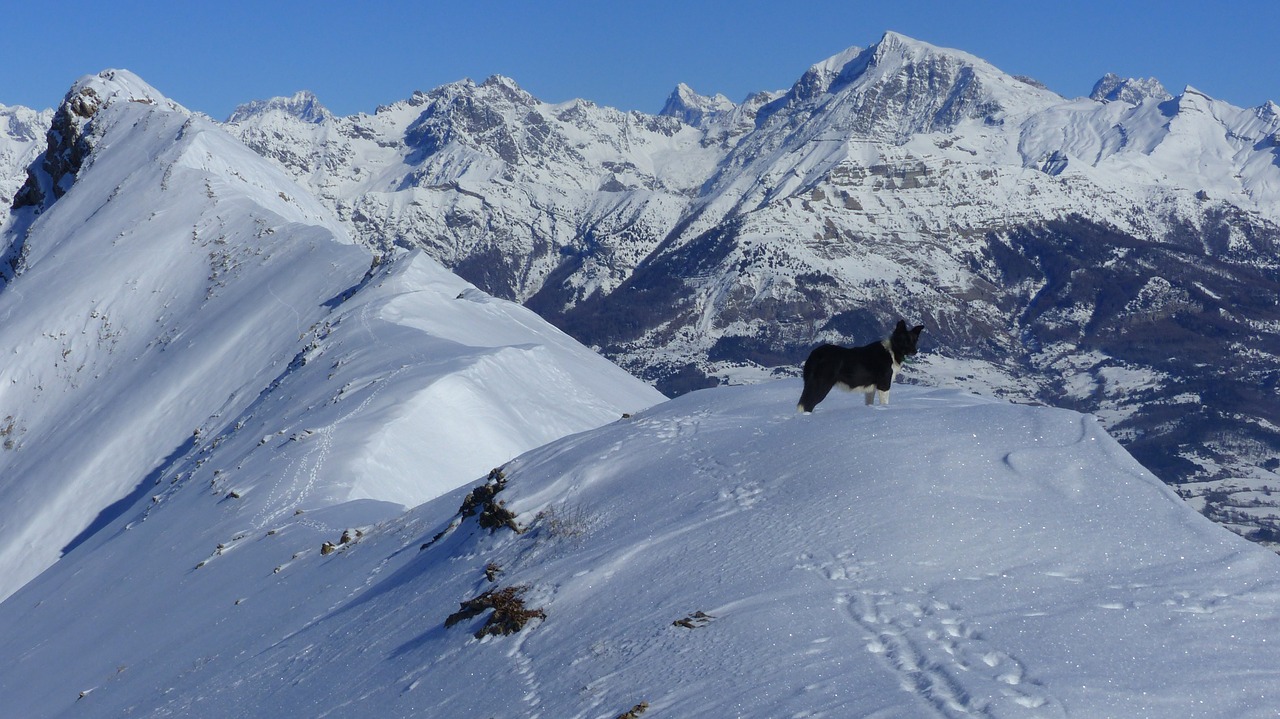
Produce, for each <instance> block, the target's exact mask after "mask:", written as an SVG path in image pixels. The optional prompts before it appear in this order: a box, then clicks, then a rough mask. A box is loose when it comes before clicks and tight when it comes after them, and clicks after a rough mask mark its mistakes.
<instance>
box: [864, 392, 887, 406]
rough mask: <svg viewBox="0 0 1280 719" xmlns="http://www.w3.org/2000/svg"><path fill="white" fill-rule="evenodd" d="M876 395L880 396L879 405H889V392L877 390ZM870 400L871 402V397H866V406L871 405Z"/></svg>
mask: <svg viewBox="0 0 1280 719" xmlns="http://www.w3.org/2000/svg"><path fill="white" fill-rule="evenodd" d="M876 393H877V394H879V395H880V404H883V405H888V404H889V390H887V389H878V390H876ZM870 400H871V395H867V404H871V401H870Z"/></svg>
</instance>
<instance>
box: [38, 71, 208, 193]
mask: <svg viewBox="0 0 1280 719" xmlns="http://www.w3.org/2000/svg"><path fill="white" fill-rule="evenodd" d="M114 102H140V103H146V104H149V105H159V104H163V105H167V106H168V107H170V108H173V109H175V110H180V111H183V112H185V110H184V109H183V108H182V107H181V106H180V105H178V104H177V103H175V102H173V101H172V100H170V99H168V98H166V97H165V96H164V95H162V94H160V92H159V91H158V90H156V89H155V88H154V87H151V86H150V85H148V84H147V83H146V82H144V81H143V80H142V78H140V77H138V76H137V75H135V74H133V73H132V72H129V71H128V70H103V71H102V72H100V73H98V74H97V75H87V76H85V77H82V78H80V79H79V80H78V81H76V83H75V84H74V85H72V86H71V90H70V91H68V92H67V95H66V97H64V98H63V100H62V104H60V105H59V106H58V109H57V110H55V111H54V113H53V121H52V122H51V123H50V126H49V131H48V132H47V133H46V135H45V137H46V140H47V143H48V144H47V147H46V148H45V151H44V152H43V153H41V155H40V157H38V158H36V161H35V162H33V163H31V166H30V167H28V168H27V180H26V182H25V183H24V184H23V186H22V188H21V189H19V190H18V193H17V194H16V195H15V196H14V200H13V209H15V210H16V209H20V208H23V207H35V208H37V209H41V208H43V207H47V206H48V205H49V204H50V203H52V202H53V201H54V200H56V199H58V198H59V197H62V195H63V194H65V193H66V191H67V190H68V189H70V188H71V184H72V183H73V182H74V181H75V177H76V174H77V173H79V172H80V167H81V165H82V164H83V163H84V159H85V158H86V157H88V155H89V153H90V152H91V151H92V150H93V141H94V134H93V126H92V120H93V118H94V117H95V116H96V115H97V114H98V113H99V112H100V111H101V110H102V108H104V107H106V106H107V105H109V104H111V103H114Z"/></svg>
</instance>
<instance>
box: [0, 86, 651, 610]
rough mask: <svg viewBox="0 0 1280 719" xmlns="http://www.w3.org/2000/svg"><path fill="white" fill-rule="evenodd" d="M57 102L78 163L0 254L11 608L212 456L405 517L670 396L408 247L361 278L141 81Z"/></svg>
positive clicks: (330, 223) (295, 205)
mask: <svg viewBox="0 0 1280 719" xmlns="http://www.w3.org/2000/svg"><path fill="white" fill-rule="evenodd" d="M65 107H76V108H79V109H80V110H79V111H76V112H71V113H63V114H64V116H67V117H71V118H74V122H75V123H76V130H75V131H74V135H75V137H74V138H71V141H72V144H75V145H76V146H77V147H78V148H81V149H78V150H77V152H76V155H77V157H78V161H77V162H75V163H71V164H64V165H60V166H59V167H61V168H62V169H63V170H66V171H67V172H66V174H64V175H62V176H60V177H57V178H54V177H52V176H50V175H49V174H48V173H45V174H44V175H40V173H41V172H43V170H40V169H39V168H43V167H49V166H50V164H49V163H38V164H37V165H36V167H37V168H38V169H37V173H36V176H37V179H36V181H35V183H33V184H37V185H38V186H39V187H41V188H42V191H41V192H40V193H39V195H40V197H42V198H43V201H42V202H41V203H40V204H37V205H35V206H28V207H24V208H22V209H19V210H17V211H15V214H14V215H13V219H14V220H15V222H14V226H13V227H11V228H10V231H9V232H7V233H6V235H5V238H4V245H5V246H6V247H7V251H6V253H5V254H6V255H7V256H10V257H12V258H14V265H13V266H14V267H15V268H16V271H17V275H16V277H13V278H12V279H10V280H9V281H8V282H7V283H6V284H5V285H4V286H3V288H2V289H0V347H3V348H4V350H5V353H6V355H7V356H8V360H7V361H6V362H5V363H4V366H3V368H0V418H2V419H0V435H2V436H3V450H2V451H0V533H2V534H3V536H4V537H5V538H6V541H5V542H4V543H3V545H0V596H5V595H8V594H9V593H11V592H13V591H14V590H16V589H17V588H18V587H20V586H22V585H23V584H24V583H25V582H26V581H27V580H29V579H30V578H32V577H34V576H35V575H36V574H38V573H39V572H40V571H42V570H43V569H45V568H46V567H48V566H49V565H51V564H52V563H53V562H54V561H55V560H57V558H58V557H59V555H60V554H61V553H62V552H63V551H66V550H68V549H70V548H73V547H74V546H77V545H78V544H80V543H81V542H83V541H84V540H85V539H86V538H87V536H88V535H89V534H90V533H92V532H94V531H97V530H99V529H101V528H102V527H103V526H105V525H106V524H107V523H109V522H110V521H111V520H112V519H113V518H114V517H115V516H116V515H117V514H119V513H121V512H125V511H127V510H129V509H130V508H131V507H132V504H133V503H134V502H135V501H138V500H139V499H142V500H147V501H152V500H154V501H156V502H159V501H161V499H162V498H163V493H164V489H165V485H164V482H163V481H162V479H161V478H162V476H164V475H165V473H166V472H167V471H168V470H170V469H171V468H173V467H178V466H183V465H184V463H187V462H189V461H191V458H193V457H200V456H201V454H200V453H201V452H204V451H207V450H208V448H209V446H210V444H211V443H215V442H216V443H219V444H225V445H226V446H227V447H228V448H243V447H248V446H254V447H256V446H258V445H259V444H260V443H261V445H262V446H264V447H268V448H270V449H271V450H272V451H273V453H274V454H275V456H276V457H277V461H278V462H279V464H278V465H274V464H273V465H270V466H269V467H268V465H262V466H260V467H259V470H260V471H261V472H262V474H261V475H260V476H259V475H250V474H245V473H242V472H241V471H240V467H239V462H232V463H229V464H226V465H222V466H214V467H204V464H203V461H200V463H199V464H198V465H193V468H194V466H200V467H204V471H203V473H199V476H200V477H202V478H203V479H204V480H205V481H207V482H209V487H210V488H212V490H214V491H220V492H221V493H222V494H227V493H229V492H234V493H237V494H244V493H247V492H250V491H253V490H254V488H256V487H261V488H262V489H261V491H263V492H264V493H269V491H270V490H269V489H268V488H267V487H269V486H270V483H271V482H273V481H284V480H286V479H288V478H294V477H299V476H301V477H305V478H306V480H307V481H306V482H305V483H302V484H297V485H294V486H293V488H292V489H291V490H290V491H291V494H289V495H288V496H287V498H286V497H285V496H276V497H275V500H276V501H278V502H288V503H294V504H298V505H303V506H305V505H308V504H310V503H316V502H321V503H324V502H335V501H343V500H348V499H355V498H362V497H376V498H378V499H380V500H383V501H390V502H396V503H400V504H406V505H412V504H417V503H419V502H422V501H424V500H426V499H429V498H430V497H433V496H436V495H438V494H440V493H442V492H445V491H448V490H450V489H452V488H454V487H456V486H458V485H460V484H462V483H464V482H467V481H470V480H472V479H474V477H475V476H476V475H477V474H480V473H483V472H484V471H485V470H487V469H488V468H489V467H492V466H493V465H494V464H496V463H500V462H502V461H505V460H506V459H508V458H510V457H512V456H514V455H516V454H518V453H520V452H522V451H524V450H527V449H530V448H532V447H535V446H538V445H541V444H543V443H545V442H547V441H549V440H551V439H554V438H556V437H559V436H562V435H564V434H566V433H570V432H577V431H581V430H584V429H588V428H590V427H594V426H597V425H599V424H601V423H603V422H606V421H610V420H613V419H615V418H617V417H618V416H620V415H621V414H622V413H623V412H626V411H633V410H637V409H641V408H643V407H646V406H648V405H650V404H653V403H654V402H656V401H659V400H661V399H662V397H661V395H659V394H658V393H657V392H656V391H654V390H652V389H651V388H649V387H648V386H646V385H644V384H642V383H640V382H639V381H638V380H635V379H634V378H632V377H630V376H628V375H627V374H626V373H624V372H622V371H621V370H619V369H617V368H616V367H614V366H613V365H611V364H609V363H608V362H606V361H605V360H603V359H602V358H600V357H599V356H597V355H595V354H594V353H592V352H590V351H589V350H586V349H585V348H583V347H581V346H580V345H578V344H577V343H576V342H575V341H573V340H571V339H569V338H568V337H567V336H566V335H564V334H563V333H561V332H559V331H558V330H556V329H554V328H553V327H551V326H550V325H548V324H546V323H545V322H543V321H542V320H540V319H539V318H538V317H537V316H536V315H534V314H533V313H532V312H530V311H529V310H526V309H524V308H522V307H519V306H518V305H513V304H511V303H509V302H506V301H502V300H495V299H493V298H491V297H489V296H488V295H485V294H484V293H483V292H480V291H479V290H477V289H475V288H474V287H473V286H472V285H470V284H469V283H467V282H465V281H463V280H461V279H459V278H457V277H456V276H455V275H452V274H451V273H449V272H447V271H446V270H444V269H443V268H441V267H440V266H439V265H438V264H437V263H436V262H435V261H433V260H431V259H429V258H426V257H424V256H422V255H421V254H420V253H414V254H409V255H403V254H402V255H400V256H397V257H395V258H389V259H388V260H387V261H386V262H383V263H381V264H377V263H375V261H374V258H373V256H372V255H371V254H370V253H369V251H368V250H367V249H365V248H363V247H361V246H359V245H356V244H354V243H352V242H351V240H350V239H349V238H348V236H347V233H346V231H345V230H344V229H343V228H342V227H341V225H340V224H339V223H338V222H337V221H336V220H334V219H333V217H332V215H331V214H330V213H329V211H328V210H327V209H325V208H324V207H323V206H322V205H321V204H319V203H318V202H317V201H316V200H315V199H313V198H312V197H311V195H310V194H309V193H308V192H307V191H306V190H305V189H303V188H301V187H299V186H298V185H296V184H295V183H294V182H293V181H292V180H290V179H289V178H287V177H286V176H285V175H284V174H283V173H282V172H281V171H280V170H278V169H277V168H275V167H274V166H273V165H271V164H270V163H268V162H267V161H265V160H263V159H262V158H261V157H259V156H258V155H256V154H254V153H253V152H251V151H250V150H248V148H246V147H245V146H244V145H243V144H241V143H240V142H239V141H237V140H235V139H233V138H232V137H230V136H228V135H227V134H226V133H224V132H223V131H222V130H221V129H220V128H219V127H218V126H217V125H216V124H215V123H212V122H210V121H209V120H207V119H202V118H200V117H196V116H193V115H191V114H190V113H188V112H186V111H185V110H183V109H182V108H180V107H178V106H176V105H174V104H173V103H171V102H169V101H167V100H165V99H164V98H163V96H162V95H160V94H159V93H158V92H157V91H155V90H154V89H153V88H150V87H149V86H147V85H146V83H144V82H143V81H142V80H140V79H139V78H137V77H136V76H134V75H132V74H130V73H127V72H124V71H109V72H105V73H103V74H101V75H99V76H93V77H88V78H85V79H84V80H82V81H80V82H79V83H77V84H76V86H75V87H73V88H72V90H71V93H69V95H68V100H67V103H66V104H65V105H64V109H65ZM66 135H67V134H66V133H64V134H63V136H64V138H65V137H66ZM54 188H57V189H56V190H55V189H54ZM371 265H372V267H371ZM544 393H549V394H550V396H552V397H554V398H555V400H554V401H547V402H542V403H538V406H539V407H540V409H539V410H537V411H536V412H535V411H533V410H532V409H530V408H529V407H530V406H531V405H533V404H535V403H532V402H527V401H522V398H525V397H529V396H542V395H543V394H544ZM246 432H252V433H254V434H253V436H252V437H246V435H245V433H246ZM281 446H284V447H286V448H288V449H293V448H295V447H296V448H297V451H296V452H291V451H288V450H286V449H279V448H280V447H281ZM277 450H278V451H277ZM264 451H265V450H264ZM335 452H336V456H337V457H340V461H339V460H330V459H329V456H330V454H331V453H335ZM193 468H190V469H188V470H187V471H188V473H190V472H192V471H193ZM206 475H208V476H206ZM169 479H172V477H169ZM275 511H281V512H283V511H284V509H282V508H280V507H276V510H275ZM290 511H292V510H290ZM270 519H271V517H270V516H269V515H266V516H263V517H260V521H270Z"/></svg>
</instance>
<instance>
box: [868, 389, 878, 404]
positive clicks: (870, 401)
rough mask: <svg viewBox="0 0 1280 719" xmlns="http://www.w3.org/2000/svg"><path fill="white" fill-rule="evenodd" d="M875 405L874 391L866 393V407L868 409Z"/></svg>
mask: <svg viewBox="0 0 1280 719" xmlns="http://www.w3.org/2000/svg"><path fill="white" fill-rule="evenodd" d="M875 403H876V391H875V390H871V391H870V392H868V393H867V406H868V407H870V406H871V405H873V404H875Z"/></svg>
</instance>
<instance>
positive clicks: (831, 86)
mask: <svg viewBox="0 0 1280 719" xmlns="http://www.w3.org/2000/svg"><path fill="white" fill-rule="evenodd" d="M835 98H842V99H841V100H840V101H839V103H835V102H833V100H834V99H835ZM1060 101H1061V98H1059V97H1058V96H1057V95H1055V94H1054V93H1052V92H1050V91H1048V90H1046V89H1044V88H1043V87H1042V86H1038V85H1037V84H1034V83H1029V82H1027V81H1025V80H1020V79H1018V78H1015V77H1013V76H1011V75H1008V74H1006V73H1004V72H1002V71H1000V70H999V69H998V68H996V67H994V66H992V65H991V64H990V63H988V62H986V61H985V60H982V59H981V58H978V57H975V56H973V55H970V54H968V53H965V52H962V51H960V50H951V49H947V48H941V47H937V46H934V45H930V44H929V43H926V42H921V41H919V40H915V39H912V38H909V37H907V36H905V35H901V34H899V33H895V32H887V33H885V35H884V36H883V37H882V38H881V39H880V41H879V42H878V43H876V44H875V45H873V46H871V47H869V48H867V49H865V50H860V49H858V48H856V47H853V48H849V49H848V50H845V51H844V52H841V53H839V54H837V55H834V56H832V57H831V58H828V59H827V60H825V61H823V62H821V63H818V64H817V65H814V66H813V67H811V68H810V69H809V70H808V71H807V72H806V73H805V74H804V76H802V77H801V78H800V80H799V81H797V82H796V84H795V85H793V86H792V88H791V89H790V90H789V91H788V92H787V94H786V95H785V96H784V98H783V99H781V100H779V101H778V102H775V103H773V104H771V105H770V106H769V107H767V108H765V109H764V110H762V113H763V117H764V118H765V119H766V120H768V118H771V117H773V116H775V115H780V116H781V117H783V118H786V122H788V123H790V124H794V123H795V122H797V121H798V120H801V119H802V118H803V117H805V116H808V115H809V114H810V113H813V112H815V111H819V110H820V109H821V108H823V107H824V106H826V107H830V108H831V109H832V110H833V111H834V112H835V113H836V114H830V113H825V114H827V116H828V117H829V121H830V122H832V123H834V127H835V128H836V129H838V130H840V131H841V132H848V133H851V134H853V135H855V136H860V137H867V138H874V139H879V140H882V141H886V142H900V141H903V140H905V138H907V137H910V136H911V135H914V134H917V133H922V132H939V131H948V132H949V131H951V130H953V129H954V128H955V127H956V126H957V125H958V124H959V123H960V122H962V121H965V120H980V121H984V122H988V123H999V122H1000V121H1002V119H1003V118H1005V117H1007V116H1009V115H1011V114H1012V115H1023V116H1025V115H1029V114H1030V113H1031V112H1034V111H1035V110H1037V109H1040V108H1043V107H1047V106H1049V105H1051V104H1053V103H1056V102H1060ZM797 113H799V114H797ZM837 115H838V116H837Z"/></svg>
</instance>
